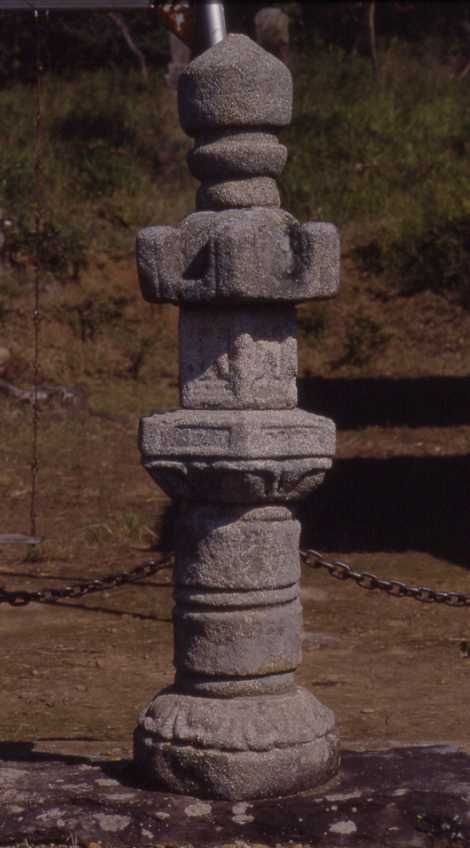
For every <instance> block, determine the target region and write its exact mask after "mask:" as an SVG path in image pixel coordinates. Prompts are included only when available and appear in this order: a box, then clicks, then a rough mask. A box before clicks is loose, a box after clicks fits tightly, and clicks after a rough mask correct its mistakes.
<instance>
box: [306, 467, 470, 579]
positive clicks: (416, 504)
mask: <svg viewBox="0 0 470 848" xmlns="http://www.w3.org/2000/svg"><path fill="white" fill-rule="evenodd" d="M469 516H470V457H462V456H455V457H453V456H446V457H439V458H428V457H392V458H388V459H375V458H366V459H363V458H361V459H359V458H358V459H338V460H336V461H335V463H334V466H333V468H332V470H331V471H330V472H329V473H328V474H327V476H326V478H325V482H324V483H323V485H322V486H321V488H320V489H318V491H317V492H315V493H314V494H313V495H312V496H311V497H310V498H309V499H308V501H307V502H306V504H305V505H303V506H302V508H301V519H302V524H303V528H304V532H303V545H304V546H308V545H313V546H314V547H317V548H318V549H320V550H322V551H323V550H324V551H328V550H341V551H354V552H359V551H407V550H415V551H416V550H419V551H427V552H428V553H430V554H432V555H433V556H435V557H438V558H441V559H445V560H449V561H451V562H455V563H458V564H459V565H465V566H470V520H469Z"/></svg>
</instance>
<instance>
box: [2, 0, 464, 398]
mask: <svg viewBox="0 0 470 848" xmlns="http://www.w3.org/2000/svg"><path fill="white" fill-rule="evenodd" d="M320 5H321V4H320ZM340 5H341V6H342V8H343V6H345V7H346V6H347V7H348V9H346V11H347V12H348V14H349V12H350V11H351V9H350V8H349V5H348V4H340ZM322 8H323V7H322ZM329 8H330V7H329V6H325V8H324V9H323V13H324V14H325V15H326V17H325V19H324V21H323V24H324V26H323V32H322V30H321V27H319V28H317V31H316V32H314V31H313V30H312V29H310V30H308V29H306V30H305V31H304V33H303V35H302V37H300V36H299V34H297V38H296V41H295V42H294V43H295V44H296V45H297V47H296V50H294V51H293V56H292V71H293V75H294V82H295V108H294V119H293V123H292V126H291V127H290V128H288V129H287V130H285V131H284V132H283V133H282V137H281V140H282V141H283V142H284V143H286V144H287V146H288V148H289V160H288V164H287V167H286V169H285V172H284V174H283V176H282V178H281V190H282V197H283V205H284V206H285V208H287V209H289V210H290V211H291V212H292V213H293V214H294V215H296V216H297V217H298V218H299V219H300V220H306V219H320V220H330V221H333V222H335V223H336V224H337V225H338V226H339V228H340V230H341V236H342V244H343V269H345V268H346V269H347V273H346V274H345V273H344V270H343V289H342V293H341V298H340V299H339V301H338V304H339V305H338V306H336V304H333V305H321V306H318V305H316V306H313V305H312V306H311V305H306V306H305V307H303V308H302V310H301V311H300V316H299V317H300V338H301V340H302V341H303V342H304V343H305V344H304V348H305V353H302V356H303V362H302V367H303V369H304V371H305V372H307V371H310V372H312V371H313V372H315V371H316V370H318V369H321V370H322V371H323V372H325V371H328V370H329V369H333V370H334V371H337V370H338V369H340V370H342V373H345V371H347V370H348V369H350V370H352V373H356V372H357V370H361V369H362V370H364V369H367V368H369V367H377V368H379V367H381V366H380V362H382V363H383V362H384V361H385V359H386V360H387V362H388V363H390V362H392V361H393V358H394V357H395V359H396V356H397V349H398V351H399V354H400V355H401V354H403V357H404V356H405V349H404V348H403V347H400V345H399V343H398V344H397V346H396V347H394V339H395V338H396V337H397V336H396V330H397V326H398V324H399V321H401V317H402V314H403V311H401V312H400V309H397V317H396V321H395V323H396V326H395V327H391V326H389V324H390V320H391V319H390V316H391V315H392V312H393V310H392V309H391V306H390V305H389V306H387V310H386V312H385V311H384V310H383V307H382V305H381V304H382V302H383V301H384V299H385V298H387V299H388V301H390V299H391V300H394V299H395V301H396V299H397V297H398V296H401V295H402V294H403V293H405V292H406V293H408V294H413V293H417V292H425V291H426V292H428V293H429V292H431V293H433V295H434V294H435V295H436V296H438V297H442V296H445V297H446V299H447V300H448V301H449V302H452V303H457V304H458V305H459V308H463V309H467V310H468V308H469V307H470V277H469V267H470V266H469V258H470V240H469V237H468V233H469V227H470V195H469V193H468V191H467V190H466V186H467V185H468V184H469V183H470V158H469V155H468V154H469V151H470V147H469V145H470V142H469V138H470V89H469V79H470V75H469V74H464V75H463V76H462V74H461V73H456V72H455V67H456V64H455V53H456V52H457V53H458V51H459V50H460V49H461V44H460V41H459V38H457V36H456V37H455V39H454V41H449V43H446V44H445V45H444V42H443V40H442V39H441V40H439V39H438V38H437V36H436V32H434V33H431V35H427V36H426V38H424V37H423V38H421V39H419V38H417V33H416V32H415V33H414V36H413V38H404V37H401V38H400V39H397V38H391V37H388V38H387V39H385V38H382V39H381V40H380V41H379V42H378V49H377V57H376V59H377V61H376V66H377V67H378V69H379V73H378V74H377V69H376V67H375V66H374V63H373V62H372V61H371V58H370V56H369V55H368V50H367V49H366V48H364V46H361V45H360V44H359V45H356V46H354V45H351V44H347V43H346V41H345V39H343V40H341V39H340V38H338V39H336V41H335V40H334V39H333V37H331V34H330V36H328V26H327V23H328V21H327V18H328V15H329V12H328V9H329ZM243 9H245V7H243ZM343 12H344V9H343ZM346 17H347V16H346ZM454 17H455V16H454ZM70 20H72V19H70ZM73 20H75V19H73ZM325 21H326V23H325ZM72 22H73V21H72ZM350 25H351V21H349V24H348V26H350ZM70 26H72V24H70ZM106 26H108V25H106ZM106 26H104V24H103V28H102V29H101V30H99V31H98V30H97V38H98V41H99V39H100V38H105V36H106V38H108V35H107V33H108V30H107V29H106ZM306 32H307V33H309V39H310V40H309V41H307V39H306V37H305V33H306ZM136 33H137V34H138V28H137V29H136V30H135V32H134V34H136ZM320 35H322V37H323V40H320ZM82 36H83V38H85V41H86V39H88V38H91V31H90V29H89V27H88V28H85V30H84V33H83V32H82V35H81V36H80V38H82ZM64 37H65V36H64ZM25 38H26V35H25ZM144 41H145V40H144ZM144 41H140V42H139V43H140V45H141V46H142V45H143V44H144ZM80 43H81V42H80ZM106 43H107V42H106ZM103 44H104V42H103ZM54 45H55V42H54ZM95 46H96V45H95ZM366 47H367V45H366ZM54 49H55V47H54ZM80 49H82V52H83V49H84V48H83V45H82V48H80ZM110 49H111V48H110ZM113 49H114V48H113ZM78 50H79V47H78V46H77V51H78ZM105 52H106V51H105ZM77 55H78V54H77ZM93 56H94V57H95V58H93V59H92V54H90V62H89V63H88V66H87V67H86V69H85V70H80V66H79V64H80V63H78V64H77V63H75V64H73V62H72V58H73V56H71V62H72V64H71V72H70V73H69V74H64V73H63V72H61V73H60V74H57V73H53V72H52V71H51V70H50V68H54V67H56V68H59V69H60V68H62V66H61V64H60V62H59V60H58V59H57V58H56V59H53V61H51V62H50V63H49V64H48V68H49V70H48V72H47V73H45V74H44V76H43V78H42V85H41V120H40V134H39V140H38V139H37V138H36V123H37V111H38V102H37V100H38V89H37V86H36V85H35V83H34V80H33V81H31V79H30V77H31V75H32V74H29V75H28V73H26V72H25V73H23V71H21V73H20V72H18V74H16V75H15V74H13V73H12V71H11V66H8V63H6V64H5V63H4V65H3V67H4V68H8V67H9V68H10V70H9V72H8V74H7V73H6V71H5V73H4V78H5V79H6V82H5V84H4V86H3V88H2V89H0V115H1V119H0V121H1V127H2V140H4V143H3V146H2V157H1V158H0V243H1V242H2V239H3V246H1V244H0V282H1V290H2V292H1V298H0V326H1V328H2V343H3V344H5V345H6V346H8V347H11V348H12V350H13V362H14V365H13V366H12V368H13V372H12V373H11V376H12V377H13V378H14V379H16V380H18V381H24V382H29V381H30V380H31V361H30V358H28V356H27V355H26V353H25V350H24V344H21V345H20V344H19V341H18V340H19V338H20V337H21V338H22V332H21V330H20V328H22V327H24V322H25V320H26V321H28V320H29V315H30V300H31V291H32V284H33V280H34V274H35V269H36V268H37V266H39V268H40V287H41V292H42V300H41V308H42V309H43V310H44V313H45V321H46V322H47V324H48V347H47V352H46V353H45V354H43V355H42V360H41V377H42V378H43V379H44V380H47V381H49V382H57V380H58V377H57V375H58V374H59V373H60V375H61V377H60V379H61V380H62V381H63V382H64V383H75V384H76V383H79V384H83V385H85V386H87V387H88V388H89V390H90V391H91V394H92V395H93V397H94V400H95V403H96V404H97V407H98V408H99V409H100V410H101V411H103V412H106V411H107V410H109V409H110V405H109V402H108V400H107V396H108V387H109V384H108V382H107V381H108V379H109V377H110V376H112V377H115V378H117V381H118V382H117V383H116V384H115V385H114V387H113V402H112V404H111V406H112V408H113V410H114V411H116V410H117V409H119V408H120V409H122V410H131V409H133V407H134V404H135V402H136V392H137V394H138V402H139V403H140V402H142V403H145V391H146V390H145V384H146V383H147V390H150V389H152V391H153V387H154V386H156V385H157V384H158V396H159V398H162V399H165V402H167V401H168V400H169V401H170V402H173V400H174V399H175V398H176V393H177V380H176V368H177V366H176V359H174V357H176V341H175V332H176V321H175V320H174V319H173V318H170V317H169V316H170V315H172V312H171V309H169V310H166V311H165V310H161V309H160V308H159V307H155V308H152V307H148V306H146V305H144V304H143V303H142V302H141V299H140V296H139V293H138V289H137V286H136V285H135V272H134V270H133V258H132V254H133V247H134V238H135V233H136V230H137V229H139V228H141V227H145V226H148V225H154V224H156V223H159V224H172V223H175V222H177V221H178V220H180V219H181V218H182V217H183V216H184V215H185V214H186V213H187V212H188V211H189V210H190V209H191V208H192V207H193V205H194V191H195V188H196V184H195V181H194V180H192V178H191V177H190V175H189V173H188V170H187V167H186V163H185V157H186V153H187V151H188V149H189V146H190V143H191V142H190V140H189V139H187V138H186V137H185V136H184V134H183V132H182V131H181V129H180V127H179V121H178V116H177V109H176V97H175V94H174V92H171V91H169V90H168V89H167V88H166V86H165V83H164V80H163V74H164V68H163V64H162V61H161V57H160V60H158V61H157V59H156V58H155V55H153V54H151V52H149V53H148V55H147V54H146V58H147V59H148V60H149V62H148V73H149V79H148V82H147V83H145V81H144V80H143V78H142V74H141V73H140V71H139V69H137V68H135V67H133V60H132V57H129V56H127V58H126V60H125V61H123V63H122V67H117V64H116V63H115V62H114V61H113V60H112V57H110V56H109V55H107V67H106V68H104V67H96V61H97V58H96V53H93ZM61 61H62V59H61ZM63 61H64V62H65V57H63ZM74 61H75V60H74ZM46 64H47V63H46ZM83 64H84V65H85V66H86V65H87V63H86V62H84V63H83ZM22 67H23V66H22ZM20 70H21V69H20ZM72 70H73V73H72ZM38 220H39V225H38ZM28 298H29V300H28ZM335 310H336V311H335ZM398 313H400V315H399V317H398ZM385 315H387V320H388V323H387V321H386V320H385ZM449 320H450V319H449ZM426 326H430V323H429V321H428V322H427V325H426ZM406 355H408V354H406ZM387 358H388V359H387ZM409 361H410V362H411V361H412V360H409ZM167 363H171V364H168V365H167ZM387 367H388V368H390V364H388V366H387ZM449 367H450V366H449ZM459 367H460V366H459ZM462 367H463V366H462ZM162 402H163V400H162Z"/></svg>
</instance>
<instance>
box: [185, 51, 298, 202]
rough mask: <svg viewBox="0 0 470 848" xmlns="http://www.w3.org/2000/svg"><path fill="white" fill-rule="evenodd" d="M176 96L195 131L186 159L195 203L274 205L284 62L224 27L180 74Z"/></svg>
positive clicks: (288, 89)
mask: <svg viewBox="0 0 470 848" xmlns="http://www.w3.org/2000/svg"><path fill="white" fill-rule="evenodd" d="M179 104H180V119H181V124H182V127H183V129H184V130H185V132H186V133H187V134H188V135H190V136H192V137H194V139H195V147H194V150H193V151H192V152H191V153H190V155H189V158H188V163H189V167H190V170H191V173H192V174H193V175H194V176H195V177H197V179H199V180H201V181H202V186H201V187H200V189H199V191H198V194H197V208H198V209H227V208H246V207H248V206H274V207H276V206H280V198H279V192H278V189H277V186H276V181H275V178H276V177H278V176H279V175H280V173H281V172H282V169H283V167H284V165H285V162H286V158H287V151H286V149H285V147H284V146H283V145H281V144H279V142H278V140H277V137H276V134H277V132H279V130H281V129H282V127H285V126H287V124H289V123H290V120H291V115H292V77H291V75H290V73H289V71H288V69H287V68H286V67H285V65H284V64H283V63H282V62H280V61H279V60H278V59H276V58H275V57H274V56H272V55H271V54H270V53H266V52H265V51H264V50H262V48H261V47H258V45H257V44H255V43H254V42H253V41H251V40H250V39H249V38H247V37H246V36H244V35H229V36H228V37H227V38H226V39H225V40H224V41H222V42H220V43H219V44H217V45H216V46H215V47H213V48H212V49H211V50H207V51H206V52H205V53H203V54H202V55H201V56H199V57H198V58H197V59H196V60H195V61H194V62H192V63H191V65H190V66H189V67H188V68H187V69H186V70H185V71H184V73H183V74H182V75H181V77H180V82H179Z"/></svg>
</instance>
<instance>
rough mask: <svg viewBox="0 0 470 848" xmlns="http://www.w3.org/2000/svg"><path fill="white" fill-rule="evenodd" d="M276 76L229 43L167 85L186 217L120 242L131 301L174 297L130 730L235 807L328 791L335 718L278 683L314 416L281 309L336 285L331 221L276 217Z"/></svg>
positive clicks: (153, 765)
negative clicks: (138, 709)
mask: <svg viewBox="0 0 470 848" xmlns="http://www.w3.org/2000/svg"><path fill="white" fill-rule="evenodd" d="M291 102H292V81H291V76H290V72H289V71H288V69H287V68H286V67H285V65H284V64H283V63H282V62H280V61H279V60H278V59H276V58H275V57H274V56H272V55H271V54H269V53H267V52H265V51H264V50H263V49H262V48H261V47H259V46H258V45H256V44H255V43H254V42H252V41H251V40H250V39H249V38H247V37H246V36H243V35H230V36H228V37H227V38H226V39H224V40H223V41H222V42H220V43H219V44H217V45H216V46H215V47H212V48H210V49H209V50H207V51H206V52H204V53H203V54H202V55H200V56H199V57H198V58H197V59H195V60H194V61H193V62H192V63H191V64H190V65H189V66H188V68H187V69H186V71H185V72H184V73H183V74H182V76H181V79H180V87H179V105H180V117H181V122H182V125H183V128H184V129H185V131H186V132H187V133H188V134H189V135H190V136H192V137H193V138H194V140H195V143H194V148H193V150H192V152H191V153H190V155H189V166H190V169H191V172H192V173H193V174H194V176H196V177H197V178H198V179H199V180H200V181H201V186H200V188H199V190H198V193H197V209H198V211H197V212H195V213H193V214H191V215H189V216H188V217H187V218H185V219H184V221H183V222H182V223H181V224H180V225H179V227H177V228H173V227H152V228H149V229H146V230H144V231H143V232H141V233H140V235H139V237H138V265H139V274H140V281H141V286H142V291H143V294H144V297H145V298H146V300H149V301H151V302H166V303H175V304H179V306H180V310H181V318H180V358H181V363H180V367H181V407H182V408H181V409H178V410H176V411H172V412H163V413H155V414H153V415H151V416H150V417H148V418H144V419H143V420H142V422H141V429H140V448H141V451H142V455H143V464H144V466H145V468H146V469H147V471H148V472H149V473H150V474H151V476H152V477H153V478H154V480H155V481H156V482H157V483H158V484H159V485H160V486H161V487H162V489H164V490H165V492H167V493H168V494H169V495H170V496H171V497H172V498H174V499H176V500H177V501H178V503H179V519H178V526H177V531H176V566H175V602H176V603H175V610H174V630H175V654H174V662H175V667H176V676H175V682H174V685H173V686H172V687H171V688H169V689H167V690H165V691H162V692H160V693H158V694H157V695H156V697H155V699H154V700H153V701H152V702H151V703H150V705H149V706H148V707H147V708H146V709H145V710H144V712H143V713H142V715H141V716H140V718H139V723H138V727H137V729H136V731H135V761H136V765H137V768H138V770H139V771H140V774H141V775H142V776H145V777H146V779H147V780H150V782H151V783H153V784H154V785H157V786H160V787H163V788H166V789H167V790H170V791H173V792H181V793H187V794H192V795H197V796H203V797H209V798H228V799H244V798H258V797H263V796H273V795H281V794H286V793H292V792H296V791H298V790H302V789H307V788H309V787H312V786H314V785H315V784H318V783H320V782H322V781H325V780H327V779H328V778H329V777H330V776H331V775H332V774H333V773H334V772H335V770H336V768H337V765H338V754H337V739H336V733H335V722H334V716H333V714H332V713H331V712H330V710H329V709H327V708H326V707H324V706H323V705H322V704H320V703H319V701H317V699H316V698H315V697H314V696H313V695H312V694H310V692H308V691H307V690H305V689H302V688H300V687H298V686H296V683H295V670H296V667H297V665H298V664H299V662H300V657H301V649H300V636H301V624H302V610H301V605H300V602H299V576H300V567H299V531H300V527H299V523H298V521H296V519H295V518H294V517H293V509H294V508H295V504H296V502H297V501H298V500H299V499H300V498H302V497H304V496H305V495H306V494H308V493H309V492H311V491H312V490H313V489H315V488H316V487H317V486H319V485H320V483H321V482H322V480H323V478H324V475H325V472H326V470H327V469H328V468H330V466H331V463H332V457H333V454H334V448H335V429H334V425H333V423H332V422H331V421H329V420H328V419H326V418H320V417H319V416H317V415H313V414H311V413H307V412H304V411H302V410H300V409H298V408H297V407H296V404H297V390H296V371H297V343H296V335H295V331H296V319H295V303H297V302H299V301H302V300H307V299H310V298H319V297H322V298H323V297H329V296H331V295H333V294H334V293H335V292H336V290H337V286H338V276H339V245H338V236H337V232H336V230H335V228H334V227H333V226H332V225H330V224H323V223H310V224H304V225H301V224H299V223H298V222H297V221H296V220H295V219H294V218H293V217H292V216H291V215H289V214H288V213H287V212H284V211H282V210H281V209H280V208H279V206H280V199H279V193H278V189H277V185H276V177H277V176H279V174H280V173H281V171H282V168H283V167H284V164H285V161H286V157H287V151H286V149H285V147H283V146H282V145H281V144H279V142H278V139H277V134H278V132H279V130H280V129H281V128H282V127H284V126H286V125H287V124H288V123H289V121H290V117H291Z"/></svg>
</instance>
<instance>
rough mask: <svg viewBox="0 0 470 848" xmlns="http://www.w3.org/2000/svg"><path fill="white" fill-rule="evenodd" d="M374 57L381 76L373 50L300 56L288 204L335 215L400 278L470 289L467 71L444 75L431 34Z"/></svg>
mask: <svg viewBox="0 0 470 848" xmlns="http://www.w3.org/2000/svg"><path fill="white" fill-rule="evenodd" d="M380 61H381V79H380V81H379V82H378V81H377V80H376V79H375V77H374V73H373V68H372V65H371V63H370V61H369V60H368V59H366V58H365V57H361V56H355V57H351V56H348V55H347V54H346V53H345V52H344V51H343V50H341V49H340V48H337V47H335V48H333V47H325V46H323V47H321V46H319V47H318V48H317V50H316V51H314V52H313V53H312V55H311V56H310V57H306V58H305V61H304V62H303V63H302V64H299V70H298V78H297V102H296V110H295V117H294V122H293V125H292V127H291V128H290V129H289V130H288V131H287V132H286V133H285V134H284V140H285V141H286V143H287V144H288V146H289V149H290V151H291V155H290V159H289V162H288V165H287V168H286V171H285V173H284V176H283V180H282V186H283V194H284V199H285V203H286V205H287V207H288V208H290V209H292V211H293V212H294V214H295V215H297V216H298V217H299V218H302V219H305V218H317V219H328V220H332V221H334V222H335V223H337V224H338V225H339V226H340V227H341V228H342V229H343V231H344V232H345V233H346V235H347V237H348V240H349V244H350V246H351V247H353V248H357V253H356V256H357V257H358V258H359V259H360V260H361V263H362V266H363V267H366V268H367V269H368V270H371V271H374V272H380V273H384V272H385V273H388V275H389V276H391V277H393V284H394V285H395V287H396V284H397V279H398V280H399V279H400V277H401V278H402V281H401V282H399V285H402V284H408V283H409V284H410V285H413V286H420V287H424V286H425V285H426V278H428V283H427V285H430V286H431V287H432V288H433V289H438V288H439V287H442V288H446V287H448V286H451V287H452V288H454V289H458V288H459V287H460V286H465V285H466V286H467V287H468V259H469V250H470V248H469V244H468V232H469V226H470V195H469V193H468V191H466V190H465V189H464V186H466V185H468V184H469V182H470V158H469V152H470V142H469V137H470V91H469V87H468V79H463V80H461V81H458V80H456V79H451V78H450V74H449V71H448V69H446V68H445V67H444V66H442V65H439V64H438V63H437V62H436V53H435V46H434V49H433V45H432V44H424V45H421V46H420V48H419V49H418V48H414V49H413V50H412V51H411V49H410V48H404V47H403V46H400V45H392V46H391V47H390V48H388V49H387V50H386V51H385V52H384V53H383V54H382V55H381V57H380ZM436 236H437V238H438V241H439V246H438V247H435V246H434V240H435V238H436ZM437 257H438V262H437V264H436V259H437ZM447 269H451V270H449V271H448V270H447ZM408 275H409V277H408ZM407 277H408V279H406V278H407ZM465 281H467V282H466V283H465Z"/></svg>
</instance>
